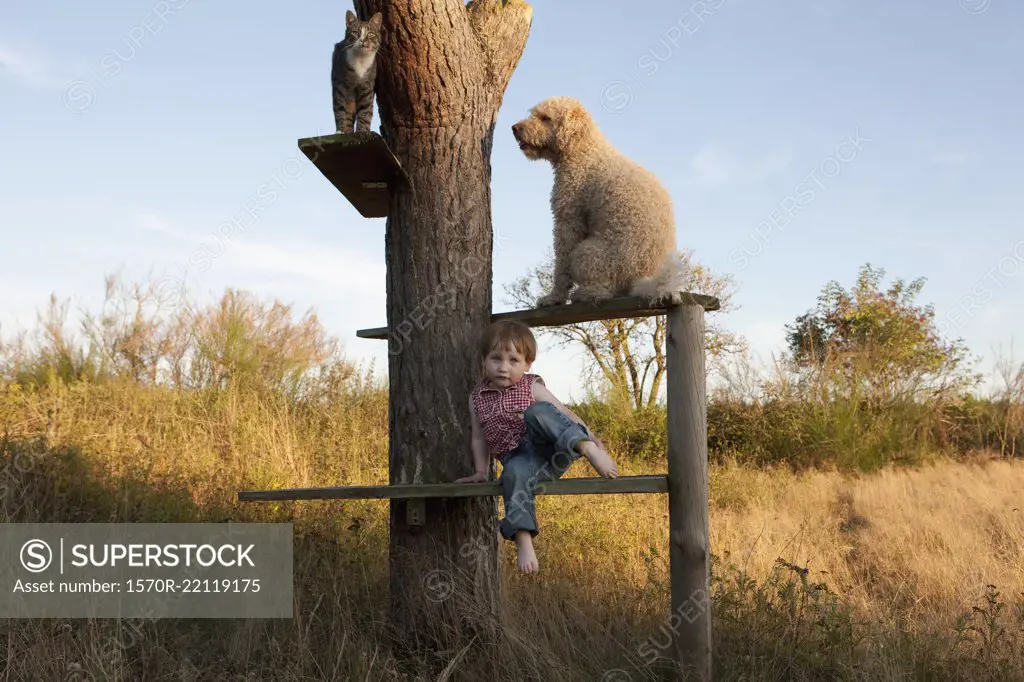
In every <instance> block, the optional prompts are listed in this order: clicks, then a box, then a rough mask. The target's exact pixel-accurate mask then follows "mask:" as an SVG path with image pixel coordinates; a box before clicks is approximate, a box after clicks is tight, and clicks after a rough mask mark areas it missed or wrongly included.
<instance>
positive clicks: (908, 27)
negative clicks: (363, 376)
mask: <svg viewBox="0 0 1024 682" xmlns="http://www.w3.org/2000/svg"><path fill="white" fill-rule="evenodd" d="M301 5H302V6H301V7H299V6H297V5H291V4H289V3H276V2H275V3H271V2H244V3H243V2H240V1H239V0H227V1H222V2H217V3H211V2H205V1H204V0H166V1H165V2H153V1H152V0H145V1H135V0H110V2H105V3H92V4H84V5H83V4H75V3H71V4H68V3H64V2H61V3H58V2H55V1H54V0H37V1H36V2H32V3H27V2H26V3H18V4H11V3H8V4H6V5H5V7H4V9H3V10H2V17H3V21H2V22H0V98H2V100H3V102H4V107H3V114H2V116H0V119H2V121H3V125H2V126H0V155H2V158H3V159H4V161H5V163H3V164H0V226H2V230H3V236H4V238H3V245H4V246H3V252H4V255H5V257H4V268H3V270H2V271H0V300H2V301H3V304H2V308H0V332H2V333H3V334H4V336H5V337H6V336H8V335H9V334H11V333H13V331H14V330H15V329H18V328H20V327H23V326H25V325H28V324H32V323H33V321H34V311H35V310H37V309H40V308H42V307H43V306H44V305H45V304H46V301H47V297H48V296H49V295H50V293H51V292H55V293H57V295H58V296H59V297H61V298H64V297H69V296H70V297H72V299H73V301H74V302H75V303H76V305H81V306H86V307H89V308H90V309H92V310H97V309H98V306H99V305H100V302H101V301H102V296H103V277H104V275H105V274H106V273H109V272H114V271H117V270H120V271H122V272H123V273H124V276H125V277H127V278H129V279H133V278H134V279H139V280H142V279H144V278H146V277H147V275H150V274H151V275H152V278H153V279H160V278H171V277H174V278H177V279H187V280H188V282H189V285H190V286H189V289H190V290H195V291H197V292H198V293H201V294H206V295H207V296H219V295H220V294H221V293H222V292H223V291H224V288H225V287H227V286H234V287H240V288H245V289H249V290H252V291H254V292H256V293H258V294H259V295H261V296H264V297H270V296H276V297H279V298H281V299H282V300H284V301H286V302H291V303H294V304H295V306H296V307H297V308H298V309H299V310H300V311H301V310H304V309H306V308H308V307H313V308H315V309H316V311H317V312H318V314H319V315H320V317H321V319H322V321H323V322H324V324H325V325H326V326H327V328H328V329H329V330H330V331H331V332H332V333H334V334H336V335H337V336H339V337H340V338H341V339H342V340H343V341H344V343H345V348H346V350H347V352H348V354H349V355H350V356H351V357H353V358H357V359H366V360H369V359H371V358H375V359H376V364H377V367H378V368H381V369H385V368H386V366H387V349H386V346H385V342H382V341H365V340H360V339H357V338H356V337H355V331H356V330H357V329H359V328H363V327H373V326H379V325H383V324H384V322H385V308H384V305H385V293H384V281H385V280H384V262H383V260H384V220H383V219H375V220H367V219H364V218H362V217H361V216H359V214H358V213H357V212H356V211H355V209H353V208H352V207H351V206H350V205H349V204H348V203H347V201H346V200H345V199H344V197H342V196H341V195H340V194H339V193H338V192H337V191H336V190H335V189H334V188H333V187H332V186H331V185H330V183H329V182H327V180H326V179H325V178H323V176H322V175H320V173H319V171H317V170H316V169H315V167H313V166H312V165H311V164H309V162H308V161H307V160H306V159H305V157H303V156H302V155H301V153H300V152H299V151H298V149H297V147H296V140H297V138H300V137H308V136H313V135H317V134H327V133H330V132H333V118H332V115H331V102H330V89H329V72H330V54H331V50H332V46H333V44H334V42H336V41H337V40H340V38H341V36H342V34H343V31H344V29H343V27H344V14H345V10H346V9H347V6H346V5H345V4H343V3H327V2H322V1H320V0H309V1H308V2H305V3H301ZM1022 33H1024V7H1022V6H1021V5H1019V4H1018V3H1012V2H1009V1H1008V0H929V1H928V2H925V1H924V0H905V1H904V2H900V3H891V2H884V3H883V2H878V1H869V2H853V0H845V1H843V0H813V1H812V0H790V1H788V2H757V3H755V2H751V1H750V0H746V1H743V0H705V1H704V2H696V3H693V4H689V3H688V2H687V0H684V1H683V2H681V3H680V2H670V1H668V0H657V1H653V2H648V3H643V4H637V5H631V4H628V3H627V4H624V3H618V2H615V3H612V2H607V3H606V2H583V1H581V0H573V1H569V0H559V1H558V2H541V1H539V0H538V2H536V3H535V6H534V20H533V29H532V33H531V36H530V40H529V43H528V45H527V47H526V52H525V54H524V56H523V59H522V61H521V62H520V65H519V67H518V69H517V71H516V73H515V75H514V77H513V79H512V82H511V84H510V86H509V88H508V90H507V92H506V95H505V101H504V105H503V107H502V110H501V116H500V119H499V122H498V130H497V135H496V139H495V145H494V153H493V157H492V165H493V184H492V191H493V217H494V224H495V229H496V230H497V231H498V232H500V233H501V235H502V237H503V241H502V242H501V245H500V247H499V248H498V249H497V250H496V252H495V254H494V290H495V301H494V308H495V310H496V311H502V310H508V309H510V306H509V305H508V304H507V303H506V302H505V300H504V292H503V285H504V284H505V283H507V282H510V281H512V280H513V279H514V278H516V277H517V276H518V275H520V274H522V273H523V272H525V271H526V270H527V269H528V268H529V267H530V266H531V265H534V264H535V263H537V262H539V261H540V260H541V259H542V257H543V255H544V253H545V251H546V249H548V248H549V245H550V242H551V216H550V210H549V205H548V198H549V192H550V186H551V172H550V168H549V167H548V166H547V165H546V164H542V163H539V162H530V161H528V160H526V159H525V158H524V157H523V156H522V154H521V153H520V152H519V150H518V148H517V147H516V145H515V143H514V140H513V138H512V135H511V132H510V129H509V126H511V124H512V123H513V122H515V121H516V120H518V119H519V118H521V117H522V116H524V115H525V114H526V111H527V109H528V108H529V107H530V106H532V105H533V104H535V103H536V102H538V101H540V100H541V99H544V98H546V97H549V96H552V95H573V96H575V97H577V98H579V99H580V100H582V101H583V103H584V105H585V106H586V107H587V108H588V109H589V110H590V111H591V112H592V113H593V115H594V116H595V118H596V120H597V122H598V124H599V125H600V127H601V128H602V130H603V131H604V133H605V134H606V135H607V136H608V137H609V138H610V139H611V140H612V141H613V142H614V143H615V144H616V145H617V146H618V147H619V148H620V149H621V150H622V151H623V152H625V153H626V154H628V155H630V156H631V157H633V158H634V159H635V160H637V161H639V162H640V163H642V164H644V165H646V166H647V167H649V168H650V169H652V170H653V171H654V172H656V173H657V174H658V175H659V176H660V177H661V178H662V179H663V181H664V182H665V184H666V185H667V186H668V188H669V191H670V192H671V194H672V196H673V200H674V202H675V207H676V215H677V221H678V237H679V244H680V246H681V247H686V248H692V249H694V252H695V257H696V258H697V260H698V261H700V262H702V263H704V264H706V265H709V266H711V267H713V268H715V269H716V270H717V271H719V272H720V273H729V274H732V275H733V276H734V277H735V279H736V282H737V285H738V292H737V294H736V297H735V301H736V303H737V304H738V305H740V306H741V307H740V309H739V310H738V311H736V312H734V313H730V314H729V315H728V316H725V319H723V320H722V322H723V323H724V324H726V325H727V326H729V327H730V328H732V329H734V330H736V331H738V332H740V333H742V334H743V335H745V336H746V338H747V340H748V341H749V343H750V345H751V348H752V350H753V351H754V353H755V354H756V355H758V356H759V357H761V358H762V359H763V360H765V361H768V360H770V355H771V353H772V352H777V351H778V350H779V349H780V348H781V340H782V335H783V325H784V324H786V323H787V322H790V321H792V319H793V318H794V317H795V316H796V315H798V314H800V313H802V312H805V311H806V310H807V309H808V308H810V307H812V306H813V305H814V302H815V298H816V296H817V294H818V292H819V291H820V289H821V287H822V286H823V285H824V284H825V283H826V282H827V281H828V280H830V279H838V280H839V281H840V282H841V283H843V284H844V285H846V286H850V285H852V283H853V282H854V278H855V277H856V273H857V270H858V268H859V267H860V266H861V264H863V263H864V262H867V261H870V262H871V263H873V264H874V265H876V266H880V267H883V268H885V269H886V270H887V272H888V274H889V275H890V277H902V278H905V279H907V280H911V279H914V278H916V277H919V276H923V277H926V278H927V279H928V283H927V285H926V286H925V288H924V292H923V296H922V299H923V300H924V301H926V302H927V301H930V302H933V303H934V304H935V307H936V310H937V313H938V315H939V316H940V318H941V319H942V320H943V322H942V324H944V325H945V327H944V328H945V329H947V330H948V333H949V334H951V335H954V336H962V337H963V338H964V339H965V340H966V341H967V343H968V344H969V345H970V347H971V348H972V350H973V351H974V352H975V353H977V354H980V355H982V356H983V357H984V359H985V364H983V365H982V367H983V368H988V367H990V363H991V360H992V359H993V357H994V355H995V352H996V350H997V348H998V347H999V346H1000V345H1002V347H1003V350H1004V351H1008V348H1009V344H1010V342H1011V341H1013V340H1017V345H1018V346H1019V339H1020V337H1021V335H1022V334H1021V332H1022V331H1024V296H1022V295H1021V294H1022V293H1024V272H1020V270H1022V269H1024V241H1022V240H1024V229H1022V228H1024V225H1022V221H1021V219H1020V217H1019V213H1018V211H1019V210H1020V207H1019V202H1020V196H1021V188H1022V187H1024V167H1022V164H1021V163H1020V159H1021V158H1024V126H1022V123H1021V121H1022V120H1024V116H1022V114H1024V111H1022V109H1024V107H1022V104H1024V88H1022V85H1024V78H1022V73H1024V43H1022V42H1021V40H1020V38H1019V36H1020V35H1021V34H1022ZM373 125H374V128H376V126H377V125H378V120H377V118H376V116H375V118H374V124H373ZM854 141H856V144H854ZM267 183H272V186H273V187H275V188H276V196H275V197H274V199H273V200H271V201H267V200H261V201H262V205H261V209H262V210H261V212H260V213H259V217H258V220H256V221H255V222H251V223H250V224H248V225H247V227H246V229H245V230H244V232H241V233H238V232H236V234H235V235H234V236H233V237H232V239H231V240H230V242H228V243H227V245H226V248H224V249H223V253H222V255H220V256H218V257H216V258H213V259H211V260H210V261H209V267H208V268H207V269H205V270H204V271H202V272H200V270H199V268H198V267H197V266H196V265H194V264H191V261H190V259H191V257H192V256H193V255H194V254H196V253H197V251H200V250H201V249H204V248H208V249H211V250H213V249H216V250H219V247H218V246H217V242H216V240H215V235H216V234H217V231H218V229H219V227H220V226H221V225H222V224H224V223H225V222H226V221H228V220H230V218H231V216H232V215H233V214H238V213H239V212H241V211H242V210H243V209H244V208H245V206H246V202H247V201H251V198H252V197H253V196H254V195H255V194H256V192H257V189H258V188H260V187H261V186H266V185H267ZM162 281H164V282H171V280H170V279H165V280H162ZM542 351H544V352H542V355H541V357H540V358H539V360H538V362H537V364H536V365H535V368H534V369H535V371H537V372H538V373H540V374H542V375H544V376H545V378H546V379H547V380H548V383H549V385H550V386H551V387H552V389H553V390H554V391H555V392H556V394H557V395H559V396H560V397H563V399H568V398H571V397H578V396H579V395H580V389H579V367H580V365H579V358H578V357H577V356H575V355H570V354H565V353H558V352H546V350H545V349H543V348H542ZM1015 356H1016V358H1017V359H1018V360H1019V359H1020V351H1019V349H1018V350H1017V352H1016V353H1015Z"/></svg>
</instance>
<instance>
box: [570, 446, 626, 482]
mask: <svg viewBox="0 0 1024 682" xmlns="http://www.w3.org/2000/svg"><path fill="white" fill-rule="evenodd" d="M576 449H577V450H579V451H580V454H582V455H583V456H584V457H586V458H587V461H588V462H590V465H591V466H592V467H594V469H595V470H596V471H597V473H599V474H601V475H602V476H604V477H605V478H617V477H618V475H619V468H618V467H617V466H615V460H613V459H612V458H611V457H610V456H609V455H608V453H607V452H605V451H604V450H602V449H601V448H600V447H598V445H597V443H595V442H594V441H592V440H583V441H580V444H579V445H577V446H576Z"/></svg>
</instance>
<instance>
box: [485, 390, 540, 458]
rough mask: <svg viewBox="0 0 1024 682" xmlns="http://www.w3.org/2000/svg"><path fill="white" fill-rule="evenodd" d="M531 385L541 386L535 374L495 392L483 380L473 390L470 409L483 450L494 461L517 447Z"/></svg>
mask: <svg viewBox="0 0 1024 682" xmlns="http://www.w3.org/2000/svg"><path fill="white" fill-rule="evenodd" d="M535 381H539V382H540V383H542V384H543V383H544V380H543V379H541V378H540V377H539V376H537V375H536V374H524V375H523V376H522V378H521V379H520V380H519V381H517V382H516V383H514V384H512V385H511V386H509V387H508V388H495V387H493V386H491V385H490V383H489V382H488V381H487V380H486V379H484V380H483V381H482V382H480V384H479V385H477V387H476V388H475V389H474V390H473V407H475V408H476V414H477V418H478V419H479V420H480V428H481V430H482V431H483V433H484V440H486V441H487V449H488V451H489V452H490V453H491V456H492V457H494V458H495V459H497V460H498V461H501V459H502V458H503V457H504V456H505V454H506V453H508V452H510V451H511V450H514V449H515V447H516V446H517V445H519V441H520V439H521V438H522V437H523V433H524V432H525V431H526V424H525V422H523V413H524V412H525V411H526V408H527V407H529V406H530V405H532V404H533V383H534V382H535Z"/></svg>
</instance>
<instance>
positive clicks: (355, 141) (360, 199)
mask: <svg viewBox="0 0 1024 682" xmlns="http://www.w3.org/2000/svg"><path fill="white" fill-rule="evenodd" d="M299 149H301V150H302V152H303V153H304V154H305V155H306V157H307V158H309V160H310V161H312V162H313V165H315V166H316V167H317V168H318V169H319V170H320V172H321V173H323V175H324V177H325V178H327V179H328V180H330V181H331V184H332V185H334V186H335V188H337V190H338V191H339V192H341V193H342V194H343V195H345V198H346V199H348V200H349V202H351V203H352V205H353V206H355V208H356V210H357V211H359V213H360V214H362V215H363V216H364V217H366V218H383V217H385V216H387V214H388V209H389V208H390V205H391V194H392V192H393V191H395V190H396V189H399V188H407V187H409V177H408V175H406V172H405V170H404V169H403V168H402V166H401V164H400V163H399V162H398V159H397V158H395V155H394V154H392V153H391V150H390V149H389V148H388V145H387V143H386V142H384V138H382V137H381V136H380V135H378V134H377V133H374V132H362V133H355V132H353V133H335V134H333V135H321V136H318V137H305V138H302V139H300V140H299Z"/></svg>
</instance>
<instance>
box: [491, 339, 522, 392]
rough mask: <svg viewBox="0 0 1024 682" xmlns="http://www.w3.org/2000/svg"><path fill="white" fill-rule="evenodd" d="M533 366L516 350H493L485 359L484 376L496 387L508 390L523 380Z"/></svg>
mask: <svg viewBox="0 0 1024 682" xmlns="http://www.w3.org/2000/svg"><path fill="white" fill-rule="evenodd" d="M532 365H533V363H531V362H526V359H525V358H524V357H523V354H522V353H520V352H519V351H517V350H515V349H514V348H493V349H491V352H490V353H488V354H487V357H486V358H484V375H485V376H486V377H487V378H488V379H489V380H490V381H491V383H492V384H494V385H495V386H498V387H500V388H506V387H508V386H511V385H512V384H514V383H516V382H517V381H519V380H520V379H522V378H523V375H524V374H526V373H527V372H529V371H530V367H531V366H532Z"/></svg>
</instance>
